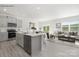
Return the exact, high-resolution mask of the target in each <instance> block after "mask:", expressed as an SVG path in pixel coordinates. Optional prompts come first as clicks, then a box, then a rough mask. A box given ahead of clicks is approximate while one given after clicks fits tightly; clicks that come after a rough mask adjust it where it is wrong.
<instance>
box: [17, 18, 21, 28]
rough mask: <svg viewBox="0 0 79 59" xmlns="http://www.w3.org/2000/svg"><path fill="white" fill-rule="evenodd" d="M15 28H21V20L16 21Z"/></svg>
mask: <svg viewBox="0 0 79 59" xmlns="http://www.w3.org/2000/svg"><path fill="white" fill-rule="evenodd" d="M17 28H22V20H19V19H18V20H17Z"/></svg>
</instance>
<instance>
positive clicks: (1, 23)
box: [0, 16, 8, 27]
mask: <svg viewBox="0 0 79 59" xmlns="http://www.w3.org/2000/svg"><path fill="white" fill-rule="evenodd" d="M7 21H8V19H7V17H5V16H4V17H0V27H7Z"/></svg>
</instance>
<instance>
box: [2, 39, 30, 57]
mask: <svg viewBox="0 0 79 59" xmlns="http://www.w3.org/2000/svg"><path fill="white" fill-rule="evenodd" d="M0 57H29V55H28V54H27V53H26V52H25V51H24V50H23V49H22V48H21V47H19V46H18V45H17V44H16V41H15V40H12V41H5V42H0Z"/></svg>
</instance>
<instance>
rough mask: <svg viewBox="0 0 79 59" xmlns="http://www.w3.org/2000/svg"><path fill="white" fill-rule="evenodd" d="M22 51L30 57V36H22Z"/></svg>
mask: <svg viewBox="0 0 79 59" xmlns="http://www.w3.org/2000/svg"><path fill="white" fill-rule="evenodd" d="M24 50H25V51H26V52H27V53H28V54H29V55H31V54H32V53H31V36H26V35H24Z"/></svg>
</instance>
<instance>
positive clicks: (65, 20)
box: [39, 16, 79, 33]
mask: <svg viewBox="0 0 79 59" xmlns="http://www.w3.org/2000/svg"><path fill="white" fill-rule="evenodd" d="M56 23H61V25H62V24H70V23H79V16H72V17H66V18H60V19H55V20H49V21H43V22H39V27H41V28H42V27H43V26H46V25H49V26H50V33H54V32H56V31H57V29H56ZM58 30H59V31H62V28H61V29H58Z"/></svg>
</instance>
